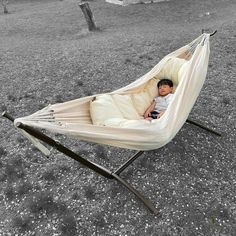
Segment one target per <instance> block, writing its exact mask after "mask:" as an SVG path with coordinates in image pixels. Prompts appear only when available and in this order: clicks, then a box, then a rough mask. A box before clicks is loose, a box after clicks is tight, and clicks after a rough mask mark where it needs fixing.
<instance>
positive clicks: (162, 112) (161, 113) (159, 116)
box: [157, 111, 165, 119]
mask: <svg viewBox="0 0 236 236" xmlns="http://www.w3.org/2000/svg"><path fill="white" fill-rule="evenodd" d="M164 113H165V111H161V112H160V113H159V114H158V116H157V119H159V118H161V116H163V114H164Z"/></svg>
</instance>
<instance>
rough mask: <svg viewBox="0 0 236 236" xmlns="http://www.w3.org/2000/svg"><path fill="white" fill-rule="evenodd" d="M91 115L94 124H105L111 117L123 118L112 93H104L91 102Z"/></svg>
mask: <svg viewBox="0 0 236 236" xmlns="http://www.w3.org/2000/svg"><path fill="white" fill-rule="evenodd" d="M90 116H91V119H92V121H93V124H94V125H105V123H104V122H105V121H106V120H107V119H111V118H121V119H122V118H123V115H122V113H121V112H120V110H119V109H118V108H117V106H116V104H115V103H114V101H113V99H112V96H111V95H110V94H102V95H99V96H97V97H96V100H95V101H92V102H91V103H90Z"/></svg>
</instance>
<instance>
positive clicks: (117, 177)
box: [112, 173, 159, 214]
mask: <svg viewBox="0 0 236 236" xmlns="http://www.w3.org/2000/svg"><path fill="white" fill-rule="evenodd" d="M112 175H113V177H114V178H115V179H116V180H117V181H118V182H119V183H121V184H123V185H124V186H125V187H126V188H127V189H129V190H130V191H131V192H132V193H134V194H135V196H136V197H138V199H139V200H141V201H142V202H143V204H144V205H145V206H146V207H147V208H148V209H149V210H150V211H151V212H152V213H154V214H159V212H158V210H157V209H156V208H155V207H154V206H153V204H152V203H151V202H150V200H148V199H147V198H145V197H144V196H143V195H142V194H141V193H140V192H139V191H137V190H136V189H134V188H133V187H132V186H131V185H130V184H129V183H127V182H126V181H125V180H124V179H122V178H121V177H120V176H119V175H117V174H115V173H113V174H112Z"/></svg>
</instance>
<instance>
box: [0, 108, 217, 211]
mask: <svg viewBox="0 0 236 236" xmlns="http://www.w3.org/2000/svg"><path fill="white" fill-rule="evenodd" d="M2 116H3V117H5V118H7V119H9V120H10V121H12V122H14V120H15V119H14V117H12V116H11V115H10V114H8V113H7V112H3V114H2ZM186 122H188V123H190V124H193V125H196V126H198V127H200V128H202V129H204V130H207V131H209V132H211V133H213V134H216V135H218V136H221V134H220V133H218V132H216V131H215V130H213V129H210V128H208V127H205V126H204V125H201V124H199V123H197V122H195V121H192V120H189V119H187V120H186ZM16 127H17V128H20V129H22V130H24V131H25V132H27V133H28V134H30V135H32V136H34V137H35V138H37V139H39V140H41V141H43V142H45V143H47V144H48V145H49V146H51V147H53V148H55V149H57V150H58V151H59V152H62V153H64V154H65V155H66V156H68V157H70V158H72V159H74V160H76V161H78V162H79V163H81V164H82V165H84V166H86V167H88V168H89V169H91V170H93V171H95V172H96V173H98V174H100V175H102V176H104V177H106V178H108V179H115V180H117V181H118V182H119V183H121V184H122V185H124V186H125V187H126V188H127V189H129V190H130V191H131V192H132V193H133V194H135V196H136V197H137V198H138V199H139V200H140V201H142V202H143V204H144V205H145V206H146V207H147V208H148V209H149V210H150V211H151V212H152V213H154V214H156V215H157V214H159V211H158V209H157V208H156V207H155V206H154V205H153V204H152V203H151V201H150V200H149V199H147V198H146V197H145V196H144V195H143V194H142V193H140V192H139V191H138V190H136V189H135V188H134V187H132V186H131V185H130V184H129V183H128V182H127V181H125V180H124V179H123V178H122V177H121V176H120V174H121V173H122V172H123V171H124V170H125V169H126V168H127V167H129V166H130V165H131V164H132V163H133V162H134V161H135V160H136V159H137V158H138V157H139V156H141V155H142V154H143V152H144V151H138V152H137V153H136V154H134V155H133V156H131V157H130V158H129V159H128V160H127V161H126V162H125V163H124V164H122V165H121V166H120V167H119V168H118V169H117V170H115V171H110V170H108V169H107V168H105V167H103V166H101V165H98V164H96V163H94V162H91V161H89V160H87V159H85V158H83V157H81V156H80V155H79V154H77V153H75V152H73V151H72V150H70V149H69V148H67V147H65V146H63V145H62V144H60V143H59V142H57V141H55V140H54V139H52V138H50V137H48V136H47V135H45V134H44V133H42V132H41V131H39V130H38V129H35V128H32V127H30V126H27V125H24V124H22V123H20V122H19V123H17V124H16Z"/></svg>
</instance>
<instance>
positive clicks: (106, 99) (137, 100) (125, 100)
mask: <svg viewBox="0 0 236 236" xmlns="http://www.w3.org/2000/svg"><path fill="white" fill-rule="evenodd" d="M184 62H186V60H184V59H180V58H171V59H170V60H168V61H167V63H166V64H165V66H164V67H163V69H162V70H161V71H160V73H158V75H156V76H154V77H153V78H152V79H151V80H149V81H148V82H147V83H146V85H145V87H144V89H143V90H142V91H141V92H139V93H135V94H128V95H120V94H102V95H100V96H97V97H96V100H95V101H93V102H91V105H90V115H91V119H92V122H93V124H94V125H102V126H104V125H105V126H125V123H126V121H127V124H129V123H130V120H143V114H144V112H145V111H146V109H147V107H148V106H150V104H151V102H152V101H153V98H154V97H156V96H157V81H158V80H160V79H162V78H168V79H170V80H172V81H173V84H174V87H176V86H177V85H178V83H179V80H180V76H179V72H180V68H181V66H182V65H183V64H184Z"/></svg>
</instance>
